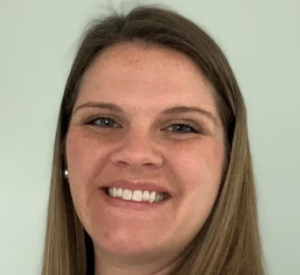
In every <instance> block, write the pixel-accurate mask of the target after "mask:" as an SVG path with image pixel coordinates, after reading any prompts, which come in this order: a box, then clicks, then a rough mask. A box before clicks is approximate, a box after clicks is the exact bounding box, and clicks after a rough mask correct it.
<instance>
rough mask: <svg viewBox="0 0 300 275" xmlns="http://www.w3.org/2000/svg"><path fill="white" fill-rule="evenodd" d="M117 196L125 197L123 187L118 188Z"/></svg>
mask: <svg viewBox="0 0 300 275" xmlns="http://www.w3.org/2000/svg"><path fill="white" fill-rule="evenodd" d="M117 197H123V189H122V188H118V191H117Z"/></svg>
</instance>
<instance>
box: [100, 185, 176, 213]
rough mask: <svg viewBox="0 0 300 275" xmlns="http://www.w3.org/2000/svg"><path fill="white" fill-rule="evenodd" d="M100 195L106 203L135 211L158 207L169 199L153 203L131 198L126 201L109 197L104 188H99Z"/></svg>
mask: <svg viewBox="0 0 300 275" xmlns="http://www.w3.org/2000/svg"><path fill="white" fill-rule="evenodd" d="M100 195H101V197H102V198H103V200H104V201H105V203H107V204H108V205H109V206H112V207H117V208H122V209H124V210H125V209H130V210H137V211H149V210H150V211H151V210H154V209H158V208H160V207H162V206H164V205H165V204H166V203H167V202H168V201H169V200H170V198H168V199H166V200H163V201H160V202H153V203H149V202H137V201H131V200H130V201H129V200H128V201H127V200H122V199H119V198H114V197H110V196H109V195H107V194H106V192H105V190H104V189H100Z"/></svg>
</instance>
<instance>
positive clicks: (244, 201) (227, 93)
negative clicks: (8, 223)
mask: <svg viewBox="0 0 300 275" xmlns="http://www.w3.org/2000/svg"><path fill="white" fill-rule="evenodd" d="M128 42H133V43H135V42H136V43H140V42H142V43H146V44H147V45H150V46H151V45H156V46H161V47H165V48H169V49H173V50H177V51H180V52H182V53H184V54H186V55H187V56H188V57H189V58H190V59H191V60H193V61H194V62H195V64H196V65H197V66H198V68H199V73H202V74H203V75H204V76H205V77H206V79H207V80H208V81H209V82H210V83H211V84H212V86H213V87H214V91H215V94H214V97H215V101H216V104H217V107H218V111H219V114H220V117H221V120H222V124H223V127H224V130H225V140H224V143H225V146H226V164H225V166H224V171H223V178H222V184H221V187H220V191H219V195H218V198H217V200H216V202H215V205H214V208H213V210H212V212H211V213H210V216H209V218H208V219H207V221H206V223H205V224H204V226H203V227H202V229H201V230H200V232H199V234H198V235H197V236H196V238H195V239H194V240H193V241H192V243H191V244H189V245H188V246H187V248H186V250H185V251H184V252H183V254H182V255H181V258H180V259H181V260H180V261H178V264H177V265H176V267H175V269H174V270H173V271H172V272H171V273H170V274H174V275H175V274H176V275H180V274H181V275H187V274H190V275H196V274H201V275H252V274H253V275H262V274H264V272H263V267H262V255H261V246H260V240H259V232H258V224H257V209H256V198H255V190H254V179H253V169H252V161H251V154H250V148H249V140H248V130H247V117H246V108H245V105H244V100H243V97H242V95H241V92H240V89H239V87H238V84H237V81H236V79H235V77H234V74H233V72H232V70H231V68H230V65H229V64H228V61H227V59H226V57H225V56H224V54H223V53H222V51H221V49H220V48H219V47H218V46H217V44H216V43H215V42H214V40H213V39H212V38H211V37H210V36H209V35H208V34H207V33H206V32H204V31H203V30H202V29H201V28H199V27H198V26H197V25H195V24H194V23H193V22H191V21H190V20H188V19H186V18H184V17H182V16H181V15H179V14H177V13H176V12H173V11H170V10H167V9H162V8H156V7H150V6H142V7H137V8H134V9H133V10H132V11H131V12H129V13H128V14H127V15H120V14H117V13H114V14H112V15H110V16H109V17H106V18H105V19H103V20H100V21H97V22H94V23H93V24H92V25H91V26H90V27H89V29H88V30H87V32H86V33H85V35H84V37H83V40H82V42H81V45H80V47H79V50H78V53H77V56H76V58H75V61H74V63H73V66H72V69H71V72H70V75H69V78H68V80H67V84H66V87H65V92H64V95H63V99H62V103H61V108H60V113H59V119H58V125H57V131H56V139H55V148H54V159H53V168H52V178H51V190H50V198H49V209H48V221H47V235H46V241H45V250H44V260H43V271H42V274H43V275H83V274H93V268H94V254H93V246H92V241H91V238H90V237H89V236H88V234H87V233H86V231H85V230H84V228H83V226H82V225H81V223H80V221H79V219H78V216H77V214H76V212H75V209H74V206H73V202H72V198H71V194H70V189H69V185H68V182H67V181H66V179H65V178H64V175H63V171H64V169H65V168H66V158H65V140H66V135H67V132H68V127H69V122H70V119H71V115H72V110H73V107H74V104H75V102H76V99H77V96H78V92H79V87H80V82H81V80H82V77H83V75H84V73H85V72H86V70H87V69H88V67H89V66H90V65H91V64H92V63H93V61H94V60H95V58H96V57H97V56H98V55H99V54H100V53H101V52H102V51H103V50H105V49H107V48H109V47H111V46H113V45H116V44H118V43H128Z"/></svg>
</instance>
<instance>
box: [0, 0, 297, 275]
mask: <svg viewBox="0 0 300 275" xmlns="http://www.w3.org/2000/svg"><path fill="white" fill-rule="evenodd" d="M108 2H112V3H113V5H114V6H115V7H118V3H119V1H100V0H98V1H96V0H49V1H45V0H26V1H24V0H0V121H1V123H0V221H1V224H0V274H1V275H2V274H3V275H16V274H22V275H34V274H36V275H38V274H39V270H40V267H41V255H42V250H43V247H42V246H43V241H44V230H45V219H46V207H47V200H48V190H49V178H50V166H51V160H52V147H53V141H54V131H55V127H56V119H57V113H58V108H59V104H60V99H61V97H62V93H63V89H64V85H65V81H66V78H67V75H68V73H69V68H70V65H71V62H72V59H73V57H74V54H75V49H76V45H77V41H78V38H79V36H80V35H81V33H82V30H83V28H84V26H85V25H86V23H87V22H88V21H89V20H90V19H92V18H96V17H97V14H100V13H101V14H102V13H103V12H105V9H104V7H105V5H107V3H108ZM129 2H130V1H127V2H126V3H127V4H128V3H129ZM137 2H138V1H134V2H133V3H137ZM140 2H143V3H162V4H165V5H167V6H169V7H171V8H173V9H175V10H177V11H179V12H180V13H182V14H183V15H185V16H187V17H189V18H191V19H192V20H194V21H195V22H196V23H198V24H200V25H201V26H203V27H204V28H205V29H206V30H207V31H208V32H209V33H210V34H211V35H212V36H213V37H214V38H215V39H216V41H217V42H218V43H219V44H220V46H221V47H222V48H223V50H224V51H225V53H226V54H227V56H228V58H229V61H230V63H231V64H232V66H233V69H234V71H235V73H236V76H237V79H238V81H239V83H240V85H241V88H242V91H243V94H244V97H245V100H246V105H247V107H248V115H249V128H250V140H251V145H252V151H253V157H254V166H255V173H256V179H257V188H258V202H259V217H260V225H261V234H262V239H263V246H264V251H265V255H266V262H267V266H268V270H269V274H271V275H299V274H300V237H299V236H300V195H299V194H300V1H299V0H243V1H242V0H219V1H218V0H185V1H174V0H173V1H172V0H169V1H167V0H165V1H160V2H159V1H158V2H153V1H140ZM130 3H132V2H130ZM127 4H125V5H127Z"/></svg>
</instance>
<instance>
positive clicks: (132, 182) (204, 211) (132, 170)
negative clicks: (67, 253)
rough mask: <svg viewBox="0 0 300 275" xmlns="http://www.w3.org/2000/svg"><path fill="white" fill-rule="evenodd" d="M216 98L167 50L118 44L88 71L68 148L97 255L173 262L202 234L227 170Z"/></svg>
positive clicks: (76, 194) (75, 192)
mask: <svg viewBox="0 0 300 275" xmlns="http://www.w3.org/2000/svg"><path fill="white" fill-rule="evenodd" d="M213 92H214V91H213V88H212V87H211V86H210V84H209V83H208V82H207V81H206V80H205V79H204V77H203V76H202V74H201V73H200V71H199V70H198V69H197V67H196V66H195V65H194V64H193V62H192V61H191V60H190V59H189V58H188V57H186V56H185V55H184V54H182V53H180V52H177V51H174V50H170V49H164V48H160V47H154V46H145V45H141V44H135V43H127V44H122V45H116V46H114V47H112V48H110V49H108V50H106V51H105V52H103V53H102V54H101V55H100V56H98V57H97V59H96V60H95V62H94V63H93V65H92V66H91V67H90V68H89V69H88V71H87V72H86V74H85V76H84V78H83V82H82V85H81V88H80V93H79V97H78V100H77V102H76V104H75V107H74V110H73V114H72V119H71V124H70V128H69V132H68V135H67V147H66V148H67V163H68V170H69V184H70V188H71V193H72V198H73V201H74V205H75V208H76V211H77V213H78V215H79V218H80V220H81V222H82V224H83V226H84V228H85V229H86V231H87V232H88V233H89V235H90V236H91V238H92V240H93V243H94V246H95V249H96V251H98V253H100V254H101V253H102V254H103V255H104V254H105V253H106V254H107V255H117V256H126V257H130V256H133V257H137V256H139V257H142V256H143V255H145V256H147V255H148V256H149V257H150V256H151V257H154V256H158V255H166V253H167V254H168V255H176V254H178V253H179V252H180V251H181V250H182V249H183V248H184V247H186V245H187V244H188V243H189V242H190V241H191V240H192V239H193V238H194V237H195V235H196V234H197V233H198V232H199V230H200V229H201V227H202V226H203V224H204V222H205V220H206V219H207V217H208V215H209V213H210V211H211V209H212V207H213V204H214V202H215V200H216V196H217V193H218V190H219V187H220V180H221V174H222V169H223V165H224V153H225V152H224V143H223V137H224V133H223V129H222V126H221V121H220V117H219V114H218V112H217V109H216V105H215V102H214V99H213ZM153 200H154V201H153Z"/></svg>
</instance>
